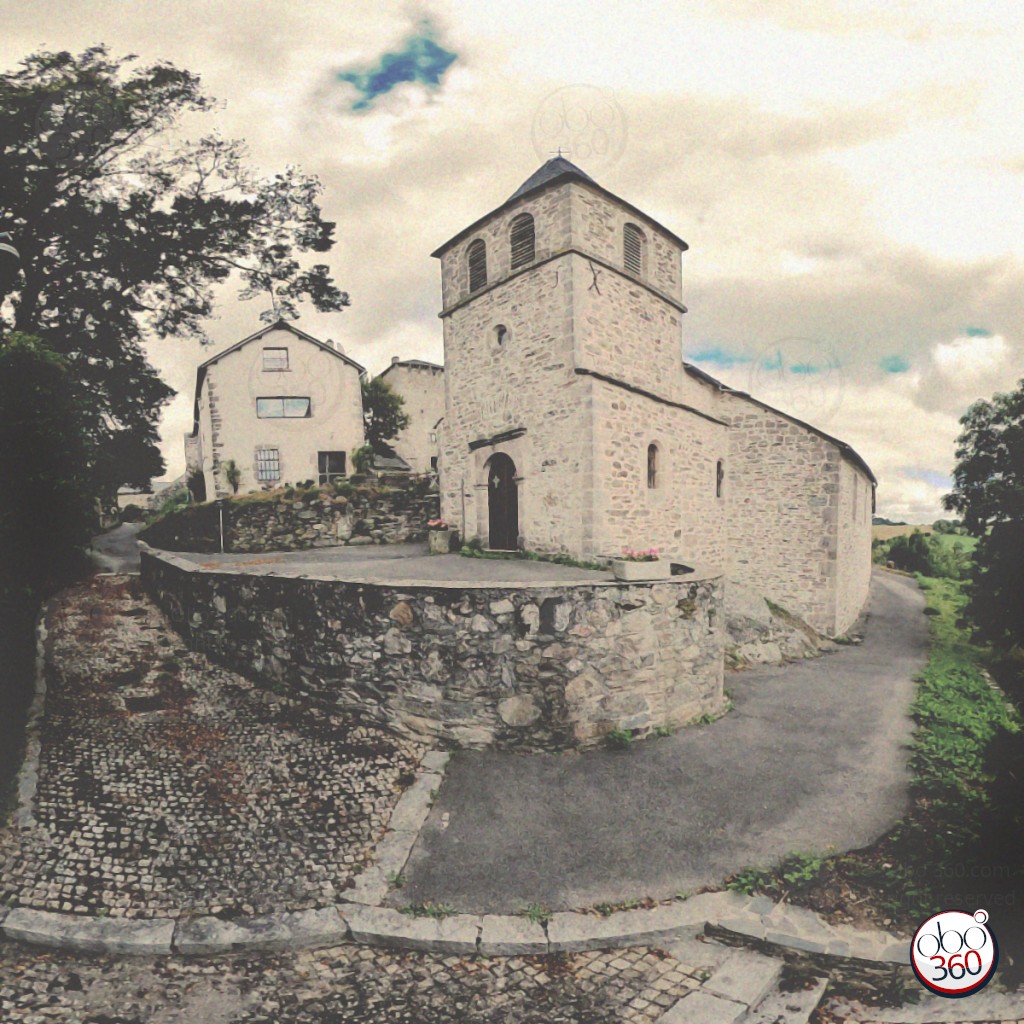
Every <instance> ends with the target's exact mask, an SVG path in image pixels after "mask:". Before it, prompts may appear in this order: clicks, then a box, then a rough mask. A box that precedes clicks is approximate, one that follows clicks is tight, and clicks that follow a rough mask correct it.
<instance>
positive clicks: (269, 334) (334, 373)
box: [185, 320, 366, 500]
mask: <svg viewBox="0 0 1024 1024" xmlns="http://www.w3.org/2000/svg"><path fill="white" fill-rule="evenodd" d="M365 374H366V371H365V370H364V368H363V367H362V366H360V365H359V364H358V363H357V362H355V361H354V360H353V359H350V358H349V357H348V356H347V355H345V353H344V352H342V351H341V350H340V348H338V347H337V346H335V345H334V344H333V343H331V342H323V341H319V340H318V339H316V338H314V337H312V336H311V335H309V334H306V333H305V332H304V331H300V330H299V329H298V328H297V327H295V325H294V324H291V323H288V322H287V321H284V320H279V321H277V323H275V324H271V325H270V326H269V327H264V328H263V329H262V330H260V331H257V332H256V333H255V334H251V335H249V337H248V338H243V339H242V340H241V341H239V342H237V343H236V344H234V345H232V346H231V347H230V348H226V349H224V351H223V352H219V353H217V355H215V356H212V357H211V358H210V359H207V360H206V362H205V363H203V364H202V365H201V366H200V367H199V368H198V370H197V372H196V391H195V410H194V420H193V426H192V432H191V433H190V434H187V435H186V436H185V461H186V465H187V471H188V476H189V478H190V481H191V482H192V489H193V493H195V495H196V497H197V498H199V499H200V500H207V499H211V498H215V497H220V496H224V495H229V494H231V493H233V491H234V487H233V485H232V483H231V482H230V481H229V479H228V475H229V470H230V468H231V464H233V466H234V467H235V469H236V471H237V473H238V481H237V484H238V486H237V490H238V492H239V493H244V492H246V491H255V490H260V489H270V488H273V487H277V486H280V485H282V484H284V483H298V482H300V481H303V480H314V481H318V482H320V483H326V482H329V481H330V480H333V479H336V478H338V477H341V476H345V475H346V474H347V473H348V472H350V469H351V466H350V462H351V454H352V451H353V450H354V449H356V448H359V447H361V446H362V445H363V443H364V439H365V434H364V431H363V400H362V393H361V386H360V385H361V381H362V378H363V377H364V376H365ZM200 474H201V477H202V482H201V483H200V481H199V476H200Z"/></svg>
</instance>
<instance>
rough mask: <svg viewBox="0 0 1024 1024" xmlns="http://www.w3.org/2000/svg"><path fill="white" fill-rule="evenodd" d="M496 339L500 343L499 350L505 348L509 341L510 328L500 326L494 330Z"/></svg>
mask: <svg viewBox="0 0 1024 1024" xmlns="http://www.w3.org/2000/svg"><path fill="white" fill-rule="evenodd" d="M494 338H495V340H496V341H497V342H498V347H499V348H500V347H501V346H503V345H504V344H505V342H506V341H508V328H507V327H506V326H505V325H504V324H498V326H497V327H495V328H494Z"/></svg>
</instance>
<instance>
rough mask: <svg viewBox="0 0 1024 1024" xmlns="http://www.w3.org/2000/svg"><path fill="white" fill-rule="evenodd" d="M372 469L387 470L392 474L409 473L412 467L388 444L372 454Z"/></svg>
mask: <svg viewBox="0 0 1024 1024" xmlns="http://www.w3.org/2000/svg"><path fill="white" fill-rule="evenodd" d="M373 468H374V469H376V470H389V471H391V472H392V473H411V472H412V466H410V465H409V463H408V462H406V461H405V459H403V458H402V456H401V455H399V454H398V452H396V451H395V449H394V448H392V447H391V445H389V444H382V445H380V446H379V447H378V448H377V450H376V451H375V452H374V453H373Z"/></svg>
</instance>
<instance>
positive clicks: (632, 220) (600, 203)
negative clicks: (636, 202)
mask: <svg viewBox="0 0 1024 1024" xmlns="http://www.w3.org/2000/svg"><path fill="white" fill-rule="evenodd" d="M571 189H572V192H571V195H572V240H573V245H574V246H575V248H577V249H579V250H580V251H582V252H584V253H586V254H588V255H591V254H592V255H594V256H596V257H597V258H598V259H599V260H602V261H603V262H605V263H608V264H610V265H611V266H613V267H622V266H623V228H624V227H625V226H626V224H633V225H635V226H636V227H638V228H640V230H641V232H642V233H643V236H644V268H643V274H642V275H641V280H643V281H646V282H647V283H649V284H650V285H652V286H653V287H655V288H657V289H659V290H660V291H662V292H664V293H665V294H666V295H670V296H671V297H672V298H674V299H675V300H676V301H677V302H679V301H681V295H682V291H681V287H682V286H681V282H680V270H679V255H680V249H679V246H678V245H677V244H676V243H675V242H673V241H672V240H671V239H670V238H669V237H668V235H666V234H665V233H664V232H662V231H659V230H658V229H657V228H655V227H654V225H653V224H651V223H650V222H649V221H647V220H645V219H644V218H642V217H638V216H637V215H636V214H635V213H633V212H631V211H630V210H627V209H624V208H623V207H622V205H621V204H619V203H616V202H613V201H612V200H611V199H609V198H608V197H607V196H605V195H602V194H601V193H600V192H595V191H593V190H592V189H590V188H587V186H586V185H583V184H580V183H578V182H574V183H573V184H572V185H571Z"/></svg>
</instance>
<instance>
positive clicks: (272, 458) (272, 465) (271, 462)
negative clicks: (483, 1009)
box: [256, 448, 281, 483]
mask: <svg viewBox="0 0 1024 1024" xmlns="http://www.w3.org/2000/svg"><path fill="white" fill-rule="evenodd" d="M256 479H257V480H259V481H260V483H276V482H277V481H278V480H280V479H281V452H280V450H279V449H277V448H257V449H256Z"/></svg>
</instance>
